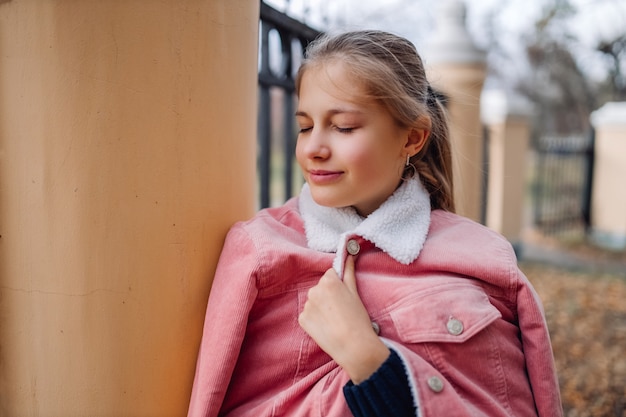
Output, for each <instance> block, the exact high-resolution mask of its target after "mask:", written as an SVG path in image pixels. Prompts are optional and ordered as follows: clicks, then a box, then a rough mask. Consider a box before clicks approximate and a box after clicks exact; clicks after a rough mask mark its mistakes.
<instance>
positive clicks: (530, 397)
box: [189, 181, 562, 417]
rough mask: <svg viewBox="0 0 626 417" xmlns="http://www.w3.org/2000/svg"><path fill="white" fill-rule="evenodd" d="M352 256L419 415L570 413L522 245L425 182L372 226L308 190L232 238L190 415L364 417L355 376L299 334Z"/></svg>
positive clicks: (403, 193) (215, 291) (397, 197)
mask: <svg viewBox="0 0 626 417" xmlns="http://www.w3.org/2000/svg"><path fill="white" fill-rule="evenodd" d="M416 192H417V193H418V194H419V195H420V198H417V199H415V198H414V195H415V193H416ZM389 219H392V220H389ZM390 222H391V223H390ZM347 251H350V252H351V253H356V278H357V285H358V291H359V294H360V296H361V298H362V300H363V303H364V304H365V306H366V308H367V310H368V312H369V314H370V317H371V319H372V321H373V322H375V323H376V324H378V327H379V329H380V334H379V335H380V337H381V338H382V340H383V341H384V342H385V343H386V344H387V345H388V346H389V347H390V348H392V349H394V350H396V352H398V354H399V355H400V357H401V359H402V360H403V362H404V365H405V367H406V369H407V372H408V374H409V382H410V385H411V391H412V393H413V400H414V402H415V404H416V405H417V407H418V411H417V415H418V416H424V417H427V416H428V417H430V416H455V417H460V416H489V417H497V416H516V417H524V416H537V415H538V416H541V417H558V416H561V415H562V410H561V402H560V395H559V388H558V383H557V378H556V374H555V368H554V363H553V356H552V350H551V345H550V339H549V335H548V330H547V328H546V323H545V319H544V315H543V310H542V306H541V303H540V301H539V299H538V297H537V295H536V293H535V291H534V290H533V288H532V286H531V285H530V283H529V282H528V280H527V279H526V277H525V276H524V275H523V274H522V273H521V272H520V270H519V269H518V267H517V263H516V258H515V255H514V253H513V251H512V249H511V246H510V244H509V243H508V242H507V241H506V240H505V239H504V238H502V237H501V236H500V235H498V234H496V233H494V232H492V231H490V230H488V229H487V228H485V227H483V226H481V225H479V224H477V223H475V222H473V221H470V220H468V219H466V218H463V217H460V216H458V215H455V214H451V213H448V212H444V211H441V210H435V211H433V212H432V213H431V212H430V206H429V202H428V197H427V195H425V192H424V191H423V189H422V188H421V185H419V182H418V181H416V182H413V183H410V184H408V185H406V186H403V187H401V189H399V190H398V191H397V192H396V194H394V196H393V198H390V200H389V201H387V202H386V203H384V204H383V206H381V208H380V209H379V210H377V211H376V212H374V213H373V214H372V215H370V216H369V217H368V218H367V219H362V218H359V217H358V215H356V213H351V212H350V211H349V210H348V211H346V210H343V211H342V210H339V211H338V209H328V208H323V207H321V206H317V205H316V204H315V203H314V202H313V201H312V199H311V197H310V192H309V191H308V188H307V186H306V185H305V187H304V189H303V192H302V193H301V195H300V197H299V198H295V199H292V200H290V201H289V202H288V203H287V204H285V205H284V206H282V207H279V208H273V209H268V210H263V211H261V212H260V213H259V214H258V215H257V216H255V218H254V219H252V220H250V221H247V222H242V223H238V224H236V225H235V226H234V227H233V228H232V229H231V230H230V232H229V234H228V237H227V239H226V242H225V245H224V248H223V251H222V254H221V258H220V261H219V264H218V269H217V272H216V275H215V279H214V282H213V287H212V290H211V296H210V297H209V302H208V307H207V312H206V319H205V324H204V333H203V338H202V343H201V346H200V351H199V355H198V360H197V367H196V375H195V381H194V386H193V392H192V397H191V403H190V407H189V416H190V417H200V416H203V417H205V416H208V417H213V416H253V417H265V416H329V417H335V416H350V415H351V413H350V411H349V410H348V408H347V405H346V403H345V400H344V397H343V392H342V387H343V386H344V384H345V383H346V382H347V381H348V377H347V375H346V374H345V373H344V372H343V370H342V369H341V368H340V367H339V366H338V365H337V364H336V363H335V362H334V361H333V360H332V359H331V358H330V357H329V356H328V355H327V354H326V353H324V352H323V351H322V350H321V349H320V348H319V347H318V346H317V344H316V343H315V342H314V341H313V340H312V339H311V338H310V337H309V336H308V335H307V334H306V333H305V332H304V331H303V330H302V329H301V328H300V326H299V325H298V315H299V314H300V312H301V311H302V308H303V306H304V303H305V301H306V298H307V291H308V289H309V288H311V287H312V286H314V285H315V284H316V283H317V282H318V280H319V279H320V277H321V276H322V274H323V273H324V272H325V271H326V270H327V269H328V268H330V267H331V266H333V265H334V267H335V268H336V269H337V270H339V271H341V270H342V269H343V262H344V261H345V257H346V253H347Z"/></svg>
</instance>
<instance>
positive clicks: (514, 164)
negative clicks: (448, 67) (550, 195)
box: [481, 90, 531, 252]
mask: <svg viewBox="0 0 626 417" xmlns="http://www.w3.org/2000/svg"><path fill="white" fill-rule="evenodd" d="M530 115H531V106H530V104H529V103H528V102H526V101H524V100H522V98H521V97H518V96H515V95H513V94H507V93H506V92H504V91H502V90H486V91H484V92H483V94H482V98H481V117H482V121H483V123H484V124H485V126H486V129H487V132H488V137H489V142H488V146H489V149H488V152H487V154H488V156H489V157H488V160H487V168H488V170H489V175H488V181H487V215H486V224H487V226H489V227H490V228H492V229H494V230H496V231H497V232H499V233H501V234H502V235H503V236H504V237H506V238H507V239H508V240H509V242H511V244H512V245H513V247H515V248H516V249H517V251H518V252H519V250H520V249H521V233H522V224H523V211H524V210H523V209H524V195H525V191H526V189H525V185H526V172H527V156H528V148H529V142H530V131H531V126H530Z"/></svg>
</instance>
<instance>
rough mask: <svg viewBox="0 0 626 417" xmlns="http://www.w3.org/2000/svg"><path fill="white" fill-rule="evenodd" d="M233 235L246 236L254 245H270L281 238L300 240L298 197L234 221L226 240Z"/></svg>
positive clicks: (301, 229)
mask: <svg viewBox="0 0 626 417" xmlns="http://www.w3.org/2000/svg"><path fill="white" fill-rule="evenodd" d="M233 236H239V237H240V238H241V237H244V236H245V237H246V238H247V239H249V240H251V241H252V242H254V243H255V244H256V245H260V246H263V245H264V244H265V243H268V242H270V241H271V243H272V245H276V244H278V243H279V242H280V241H282V240H289V241H298V242H300V241H302V240H303V239H305V237H304V224H303V221H302V217H301V216H300V213H299V211H298V197H294V198H292V199H290V200H289V201H287V202H286V203H285V204H283V205H282V206H279V207H272V208H266V209H263V210H260V211H259V212H258V213H257V214H256V215H255V216H254V217H252V218H251V219H249V220H245V221H240V222H237V223H235V224H234V225H233V226H232V227H231V228H230V230H229V232H228V236H227V238H226V239H227V241H228V240H229V239H230V238H232V237H233Z"/></svg>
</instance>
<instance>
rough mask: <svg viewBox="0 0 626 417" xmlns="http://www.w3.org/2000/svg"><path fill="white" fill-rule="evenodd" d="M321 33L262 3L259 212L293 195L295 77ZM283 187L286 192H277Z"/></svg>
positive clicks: (260, 31) (258, 160)
mask: <svg viewBox="0 0 626 417" xmlns="http://www.w3.org/2000/svg"><path fill="white" fill-rule="evenodd" d="M319 34H320V32H319V31H317V30H315V29H313V28H311V27H309V26H307V25H305V24H303V23H302V22H299V21H297V20H295V19H293V18H291V17H289V16H287V15H286V14H284V13H281V12H279V11H277V10H276V9H274V8H272V7H270V6H268V5H267V4H265V3H263V2H262V1H261V16H260V22H259V37H260V44H259V110H258V156H257V169H258V181H259V187H258V188H259V206H260V208H265V207H269V206H271V205H276V204H282V203H283V202H284V201H286V200H287V199H289V198H290V197H291V196H292V195H294V194H295V190H294V186H295V183H296V181H294V178H295V177H296V175H297V174H296V172H297V170H294V165H295V163H294V152H295V139H296V135H297V134H296V128H295V122H294V112H295V109H294V104H295V83H294V77H295V73H296V71H297V69H298V67H299V65H300V62H301V60H302V56H303V53H304V50H305V49H306V46H307V45H308V43H309V42H311V41H312V40H313V39H315V38H316V37H317V36H318V35H319ZM281 185H282V191H281V190H279V189H277V188H280V186H281Z"/></svg>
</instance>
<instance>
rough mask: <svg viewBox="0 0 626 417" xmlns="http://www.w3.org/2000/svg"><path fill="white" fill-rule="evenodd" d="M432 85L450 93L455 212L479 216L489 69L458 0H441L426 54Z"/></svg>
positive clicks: (480, 212)
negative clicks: (483, 96) (482, 106)
mask: <svg viewBox="0 0 626 417" xmlns="http://www.w3.org/2000/svg"><path fill="white" fill-rule="evenodd" d="M424 58H425V64H426V70H427V76H428V78H429V80H430V81H431V83H432V85H433V87H434V88H435V89H437V90H439V91H441V92H443V93H444V94H445V95H446V96H447V97H448V99H449V100H448V105H447V107H448V112H449V116H450V121H449V123H450V138H451V141H452V151H453V164H454V166H453V169H454V187H455V193H454V194H455V200H456V206H457V212H458V213H459V214H461V215H464V216H466V217H469V218H471V219H473V220H476V221H480V220H481V217H482V209H483V198H482V195H483V187H482V184H483V132H482V125H481V122H480V94H481V91H482V87H483V83H484V80H485V77H486V74H487V69H486V64H485V53H484V52H483V51H481V50H479V49H477V48H476V46H474V44H473V43H472V40H471V38H470V36H469V34H468V32H467V30H466V28H465V5H464V3H463V2H461V1H460V0H446V1H443V2H442V3H440V10H439V16H438V19H437V27H436V30H435V32H434V34H433V37H432V39H431V40H430V42H429V43H428V45H427V48H426V49H425V53H424Z"/></svg>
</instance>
